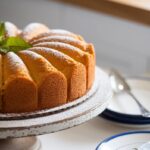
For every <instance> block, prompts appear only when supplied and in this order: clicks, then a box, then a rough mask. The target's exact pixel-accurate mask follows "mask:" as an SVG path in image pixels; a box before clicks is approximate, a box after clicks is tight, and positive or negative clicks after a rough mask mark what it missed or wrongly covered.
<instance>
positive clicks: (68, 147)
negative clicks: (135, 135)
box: [39, 117, 135, 150]
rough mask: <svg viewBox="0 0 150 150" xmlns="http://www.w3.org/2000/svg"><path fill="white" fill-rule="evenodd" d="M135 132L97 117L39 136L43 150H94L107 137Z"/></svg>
mask: <svg viewBox="0 0 150 150" xmlns="http://www.w3.org/2000/svg"><path fill="white" fill-rule="evenodd" d="M130 130H135V128H134V129H133V128H127V127H122V126H119V125H117V124H114V123H112V122H110V121H107V120H104V119H103V118H100V117H96V118H94V119H92V120H90V121H88V122H86V123H84V124H82V125H79V126H77V127H74V128H71V129H67V130H64V131H60V132H57V133H52V134H47V135H42V136H39V139H40V140H41V143H42V150H94V149H95V147H96V146H97V145H98V143H99V142H100V141H102V140H103V139H105V138H106V137H109V136H112V135H114V134H118V133H120V132H126V131H130Z"/></svg>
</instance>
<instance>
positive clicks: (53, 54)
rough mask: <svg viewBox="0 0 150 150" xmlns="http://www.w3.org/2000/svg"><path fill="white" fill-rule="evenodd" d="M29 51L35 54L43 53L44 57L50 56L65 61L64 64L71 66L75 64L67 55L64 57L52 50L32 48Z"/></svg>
mask: <svg viewBox="0 0 150 150" xmlns="http://www.w3.org/2000/svg"><path fill="white" fill-rule="evenodd" d="M29 50H31V51H34V52H37V53H40V54H42V53H45V54H46V55H51V56H53V57H54V58H55V59H59V60H62V61H65V62H67V63H70V64H71V63H72V64H74V63H75V61H74V60H73V59H72V58H71V57H69V56H68V55H65V54H64V53H62V52H59V51H57V50H54V49H51V48H46V47H33V48H30V49H29Z"/></svg>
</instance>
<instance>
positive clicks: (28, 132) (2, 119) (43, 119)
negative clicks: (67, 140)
mask: <svg viewBox="0 0 150 150" xmlns="http://www.w3.org/2000/svg"><path fill="white" fill-rule="evenodd" d="M111 97H112V90H111V86H110V82H109V77H108V75H107V74H106V73H104V72H103V71H102V70H101V69H99V68H98V67H97V68H96V76H95V81H94V83H93V86H92V88H91V89H90V90H89V91H88V92H87V93H86V94H85V95H84V96H82V97H80V98H79V99H76V100H75V101H73V102H70V103H68V104H65V105H63V106H60V107H56V108H53V109H47V110H41V111H37V112H30V113H23V114H22V113H21V114H0V139H1V140H0V150H40V149H41V144H40V142H39V140H38V139H37V137H36V136H37V135H41V134H46V133H54V132H58V131H61V130H64V129H68V128H71V127H74V126H77V125H79V124H81V123H84V122H86V121H88V120H90V119H92V118H93V117H96V116H97V115H98V114H100V113H101V112H103V111H104V109H106V107H107V106H108V103H109V101H110V99H111Z"/></svg>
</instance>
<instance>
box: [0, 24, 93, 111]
mask: <svg viewBox="0 0 150 150" xmlns="http://www.w3.org/2000/svg"><path fill="white" fill-rule="evenodd" d="M6 29H7V36H20V37H22V38H23V39H24V40H25V41H27V42H28V43H30V44H31V45H32V48H28V49H26V50H20V51H19V52H16V53H14V52H8V53H6V54H0V111H1V112H3V113H20V112H30V111H35V110H41V109H45V108H52V107H56V106H59V105H63V104H65V103H67V102H70V101H74V100H75V99H77V98H79V97H81V96H83V95H84V94H85V93H86V92H87V91H88V90H89V89H90V88H91V86H92V84H93V81H94V76H95V51H94V46H93V45H92V44H91V43H87V42H86V41H85V40H84V39H83V38H82V37H81V36H80V35H77V34H74V33H72V32H69V31H66V30H60V29H49V28H48V27H47V26H45V25H43V24H40V23H31V24H29V25H28V26H26V27H25V28H24V29H23V30H22V31H21V30H19V29H18V28H17V27H16V26H15V25H13V24H12V23H10V22H7V23H6Z"/></svg>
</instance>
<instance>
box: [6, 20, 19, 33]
mask: <svg viewBox="0 0 150 150" xmlns="http://www.w3.org/2000/svg"><path fill="white" fill-rule="evenodd" d="M5 28H6V32H7V36H17V35H18V34H19V30H18V28H17V27H16V26H15V25H14V24H12V23H11V22H5Z"/></svg>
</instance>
